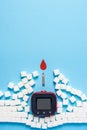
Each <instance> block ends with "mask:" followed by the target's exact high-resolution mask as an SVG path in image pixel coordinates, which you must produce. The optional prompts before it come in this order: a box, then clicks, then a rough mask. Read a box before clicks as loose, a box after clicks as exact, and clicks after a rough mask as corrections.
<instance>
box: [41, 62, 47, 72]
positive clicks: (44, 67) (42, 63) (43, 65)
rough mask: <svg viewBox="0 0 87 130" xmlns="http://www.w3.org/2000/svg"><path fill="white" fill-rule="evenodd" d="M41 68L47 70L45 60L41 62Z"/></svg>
mask: <svg viewBox="0 0 87 130" xmlns="http://www.w3.org/2000/svg"><path fill="white" fill-rule="evenodd" d="M40 68H41V70H45V69H46V68H47V65H46V62H45V60H42V62H41V64H40Z"/></svg>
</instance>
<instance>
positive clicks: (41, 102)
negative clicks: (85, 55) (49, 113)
mask: <svg viewBox="0 0 87 130" xmlns="http://www.w3.org/2000/svg"><path fill="white" fill-rule="evenodd" d="M50 109H51V99H50V98H37V110H50Z"/></svg>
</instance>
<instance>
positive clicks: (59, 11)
mask: <svg viewBox="0 0 87 130" xmlns="http://www.w3.org/2000/svg"><path fill="white" fill-rule="evenodd" d="M43 58H44V59H45V60H46V61H47V65H48V68H47V70H46V71H45V74H46V90H49V88H50V90H51V89H52V90H53V91H54V88H53V83H52V80H53V75H52V72H53V69H55V68H59V69H60V71H61V72H62V73H63V74H64V75H66V77H68V78H69V80H70V84H71V85H72V86H73V87H74V88H78V89H80V90H82V91H83V92H85V93H87V69H86V67H87V1H86V0H43V1H42V0H25V1H24V0H15V1H12V0H8V1H6V0H5V1H3V0H0V89H1V90H3V91H5V90H6V89H7V84H8V82H9V81H14V82H15V83H17V82H18V81H19V80H20V79H19V73H20V71H22V70H26V71H28V72H32V71H34V70H39V72H40V76H41V73H42V72H41V70H40V68H39V65H40V62H41V60H42V59H43ZM40 89H41V77H40V78H39V79H38V80H37V85H36V90H37V91H38V90H40ZM86 127H87V125H85V124H82V125H80V124H69V125H64V126H59V127H56V128H52V129H53V130H56V129H58V128H59V129H61V130H68V129H72V130H73V129H74V130H75V129H79V130H83V129H84V130H86ZM4 129H5V130H6V129H7V130H8V129H9V130H10V129H13V130H15V129H16V130H17V129H21V130H27V129H31V128H29V127H26V126H25V125H21V124H16V125H15V124H7V123H6V124H2V123H0V130H4Z"/></svg>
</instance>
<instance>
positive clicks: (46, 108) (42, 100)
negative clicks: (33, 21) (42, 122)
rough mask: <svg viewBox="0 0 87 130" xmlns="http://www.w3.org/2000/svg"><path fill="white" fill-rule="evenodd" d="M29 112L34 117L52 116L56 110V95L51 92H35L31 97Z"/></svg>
mask: <svg viewBox="0 0 87 130" xmlns="http://www.w3.org/2000/svg"><path fill="white" fill-rule="evenodd" d="M31 110H32V113H33V115H35V116H45V117H46V116H50V115H54V114H55V112H56V110H57V100H56V95H55V93H53V92H47V91H41V92H36V93H34V94H33V95H32V97H31Z"/></svg>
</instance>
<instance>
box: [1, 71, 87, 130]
mask: <svg viewBox="0 0 87 130" xmlns="http://www.w3.org/2000/svg"><path fill="white" fill-rule="evenodd" d="M20 76H21V80H20V82H19V83H18V84H17V85H15V84H14V83H13V82H10V83H9V84H8V90H7V91H6V92H5V93H3V92H2V91H0V122H15V123H24V124H26V125H28V126H30V127H31V128H40V129H47V128H52V127H56V126H59V125H63V124H65V123H87V96H86V95H85V94H84V93H82V92H81V91H80V90H78V89H74V88H72V86H70V85H69V80H68V79H67V78H66V77H65V76H64V75H63V74H62V73H60V71H59V70H58V69H55V70H54V71H53V77H54V79H53V84H54V87H55V93H56V96H57V99H58V100H57V112H56V114H55V115H53V116H50V117H43V118H41V117H35V116H34V115H32V113H31V108H30V105H29V100H30V96H31V95H32V93H33V92H34V86H35V78H38V76H39V73H38V71H34V72H32V73H30V74H28V73H27V72H25V71H22V72H21V73H20Z"/></svg>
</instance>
